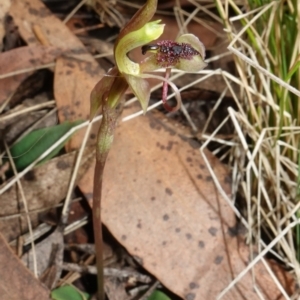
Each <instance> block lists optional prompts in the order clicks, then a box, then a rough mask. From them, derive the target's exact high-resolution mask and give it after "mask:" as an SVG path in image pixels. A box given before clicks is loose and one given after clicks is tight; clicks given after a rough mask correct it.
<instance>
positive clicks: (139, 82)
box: [124, 74, 150, 113]
mask: <svg viewBox="0 0 300 300" xmlns="http://www.w3.org/2000/svg"><path fill="white" fill-rule="evenodd" d="M124 77H125V78H126V80H127V82H128V84H129V87H130V89H131V91H132V92H133V94H134V95H135V96H136V97H137V98H138V100H139V102H140V104H141V106H142V109H143V111H144V113H146V111H147V107H148V103H149V99H150V84H149V82H148V81H147V80H146V79H144V78H141V77H137V76H134V75H128V74H124Z"/></svg>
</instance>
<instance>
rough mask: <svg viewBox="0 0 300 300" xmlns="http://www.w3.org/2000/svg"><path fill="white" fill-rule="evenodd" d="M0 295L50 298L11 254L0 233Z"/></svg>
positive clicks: (39, 299)
mask: <svg viewBox="0 0 300 300" xmlns="http://www.w3.org/2000/svg"><path fill="white" fill-rule="evenodd" d="M0 272H1V280H0V295H1V299H9V300H20V299H22V300H46V299H50V297H49V294H50V292H49V290H47V289H46V288H45V287H44V286H43V285H42V284H41V283H40V282H39V281H38V280H37V279H36V278H34V276H33V274H32V273H31V272H30V271H29V270H28V269H27V268H26V267H25V266H24V264H23V263H22V262H21V261H20V260H19V259H18V257H17V256H16V255H14V254H13V252H12V251H11V249H10V247H9V245H8V244H7V243H6V241H5V239H4V238H3V236H2V234H1V233H0Z"/></svg>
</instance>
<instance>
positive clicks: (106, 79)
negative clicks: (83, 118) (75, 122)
mask: <svg viewBox="0 0 300 300" xmlns="http://www.w3.org/2000/svg"><path fill="white" fill-rule="evenodd" d="M118 74H119V72H118V69H117V68H116V67H114V68H112V69H110V70H109V71H108V73H107V74H106V75H104V76H103V77H102V78H101V79H100V81H99V82H98V83H97V84H96V85H95V87H94V88H93V90H92V92H91V95H90V121H91V120H93V118H94V117H95V115H96V113H97V111H98V110H99V108H100V107H101V105H102V103H103V101H105V100H106V98H107V97H108V94H109V91H110V89H111V86H112V85H113V83H114V81H115V79H116V76H117V75H118Z"/></svg>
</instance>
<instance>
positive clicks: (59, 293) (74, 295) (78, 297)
mask: <svg viewBox="0 0 300 300" xmlns="http://www.w3.org/2000/svg"><path fill="white" fill-rule="evenodd" d="M90 297H91V296H90V295H89V294H87V293H84V292H81V291H79V290H78V289H76V288H75V287H74V286H72V285H64V286H61V287H59V288H57V289H55V290H53V291H52V292H51V299H52V300H89V299H90Z"/></svg>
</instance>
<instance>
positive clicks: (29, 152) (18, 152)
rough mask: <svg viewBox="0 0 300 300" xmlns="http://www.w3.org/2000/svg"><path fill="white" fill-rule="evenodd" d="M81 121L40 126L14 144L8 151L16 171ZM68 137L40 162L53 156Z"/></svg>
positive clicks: (29, 162) (23, 167) (27, 164)
mask: <svg viewBox="0 0 300 300" xmlns="http://www.w3.org/2000/svg"><path fill="white" fill-rule="evenodd" d="M81 122H82V121H76V122H65V123H62V124H59V125H55V126H52V127H47V128H42V129H38V130H35V131H32V132H30V133H29V134H27V135H26V136H25V137H24V138H22V139H21V140H20V141H19V142H17V143H16V144H14V145H13V146H12V147H11V149H10V151H11V155H12V157H13V158H14V162H15V165H16V168H17V170H18V171H21V170H23V169H25V168H26V167H27V166H29V165H30V164H31V163H32V162H34V161H35V160H36V159H37V158H38V157H39V156H41V155H42V154H43V153H44V152H45V151H46V150H48V149H49V147H51V146H52V145H53V144H54V143H56V142H57V141H58V140H59V139H60V138H62V137H63V136H64V135H65V134H66V133H67V132H68V131H69V130H70V129H71V128H73V127H74V126H76V125H78V124H80V123H81ZM69 139H70V137H68V138H67V139H66V140H64V142H62V143H61V144H59V145H58V146H57V148H56V149H54V150H53V151H52V152H51V153H50V154H49V155H48V156H47V157H45V158H44V159H43V160H42V161H41V162H40V163H43V162H45V161H47V160H49V159H51V158H52V157H54V156H55V155H56V154H57V153H58V152H59V151H60V150H61V149H62V148H63V146H64V145H65V143H66V142H67V141H68V140H69Z"/></svg>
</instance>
